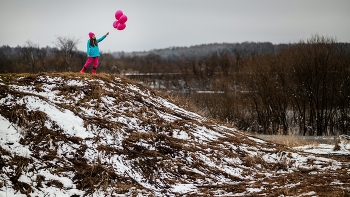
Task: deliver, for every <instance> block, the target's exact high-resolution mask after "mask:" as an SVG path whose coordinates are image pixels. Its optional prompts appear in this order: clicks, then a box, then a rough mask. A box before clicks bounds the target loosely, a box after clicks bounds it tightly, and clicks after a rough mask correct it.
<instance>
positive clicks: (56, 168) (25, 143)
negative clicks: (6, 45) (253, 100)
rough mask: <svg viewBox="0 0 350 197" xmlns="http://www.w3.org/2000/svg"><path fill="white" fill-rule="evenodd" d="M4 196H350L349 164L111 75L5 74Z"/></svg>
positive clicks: (0, 143)
mask: <svg viewBox="0 0 350 197" xmlns="http://www.w3.org/2000/svg"><path fill="white" fill-rule="evenodd" d="M0 90H1V91H0V92H1V93H0V108H1V111H0V196H74V197H77V196H254V195H267V196H330V195H331V196H344V195H345V196H346V195H349V194H350V182H349V179H350V170H349V165H350V164H349V159H347V158H326V157H320V156H317V155H312V154H305V153H301V152H296V151H293V150H291V149H288V148H286V147H283V146H281V145H276V144H272V143H269V142H265V141H263V140H260V139H256V138H253V137H250V136H246V135H244V134H243V133H241V132H240V131H237V130H236V129H234V128H231V127H229V126H227V125H224V124H220V123H218V122H215V121H214V120H209V119H207V118H205V117H202V116H200V115H198V114H196V113H193V112H190V111H187V110H185V109H183V108H181V107H178V106H177V105H175V104H174V103H173V102H171V101H170V100H169V99H167V98H165V97H164V96H161V95H160V94H159V93H157V92H155V91H153V90H151V89H148V88H146V87H144V86H142V85H139V84H137V83H135V82H133V81H130V80H127V79H125V78H122V77H119V76H112V75H98V76H91V75H88V74H87V75H80V74H79V75H78V74H75V73H56V74H46V73H42V74H38V75H32V74H18V75H10V74H8V75H0Z"/></svg>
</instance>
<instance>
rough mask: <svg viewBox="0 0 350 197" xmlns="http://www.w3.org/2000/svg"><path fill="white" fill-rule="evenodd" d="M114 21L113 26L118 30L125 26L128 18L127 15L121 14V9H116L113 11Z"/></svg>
mask: <svg viewBox="0 0 350 197" xmlns="http://www.w3.org/2000/svg"><path fill="white" fill-rule="evenodd" d="M115 19H117V20H116V21H114V22H113V27H114V28H115V29H118V30H123V29H125V27H126V24H125V22H126V21H127V20H128V17H127V16H126V15H125V14H123V11H121V10H118V11H116V12H115Z"/></svg>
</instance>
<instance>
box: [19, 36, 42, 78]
mask: <svg viewBox="0 0 350 197" xmlns="http://www.w3.org/2000/svg"><path fill="white" fill-rule="evenodd" d="M39 51H40V49H39V45H38V44H35V43H33V42H32V41H29V40H28V41H26V43H25V46H24V47H23V48H22V50H21V54H22V58H23V60H24V62H25V64H26V65H28V69H29V70H30V72H33V73H34V72H35V67H36V64H37V60H38V56H39Z"/></svg>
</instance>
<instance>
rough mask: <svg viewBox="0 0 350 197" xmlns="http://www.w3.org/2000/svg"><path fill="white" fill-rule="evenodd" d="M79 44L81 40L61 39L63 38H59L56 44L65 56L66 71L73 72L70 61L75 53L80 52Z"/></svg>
mask: <svg viewBox="0 0 350 197" xmlns="http://www.w3.org/2000/svg"><path fill="white" fill-rule="evenodd" d="M79 42H80V41H79V39H76V38H69V37H61V36H58V37H57V40H56V42H55V44H56V47H57V48H58V49H59V51H60V52H61V53H62V54H63V56H64V63H65V71H70V70H71V67H70V60H71V58H72V56H73V52H74V51H77V50H78V49H77V45H78V43H79Z"/></svg>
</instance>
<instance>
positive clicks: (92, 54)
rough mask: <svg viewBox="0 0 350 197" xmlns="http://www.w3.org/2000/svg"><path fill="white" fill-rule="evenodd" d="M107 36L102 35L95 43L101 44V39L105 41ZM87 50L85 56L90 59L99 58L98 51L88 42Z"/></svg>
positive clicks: (96, 47)
mask: <svg viewBox="0 0 350 197" xmlns="http://www.w3.org/2000/svg"><path fill="white" fill-rule="evenodd" d="M106 37H107V36H106V35H104V36H102V37H101V38H99V39H97V40H96V41H97V43H99V42H101V41H102V40H103V39H105V38H106ZM86 46H87V50H86V54H87V55H88V56H90V57H99V56H100V49H99V48H98V45H97V46H90V40H88V42H87V45H86Z"/></svg>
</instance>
